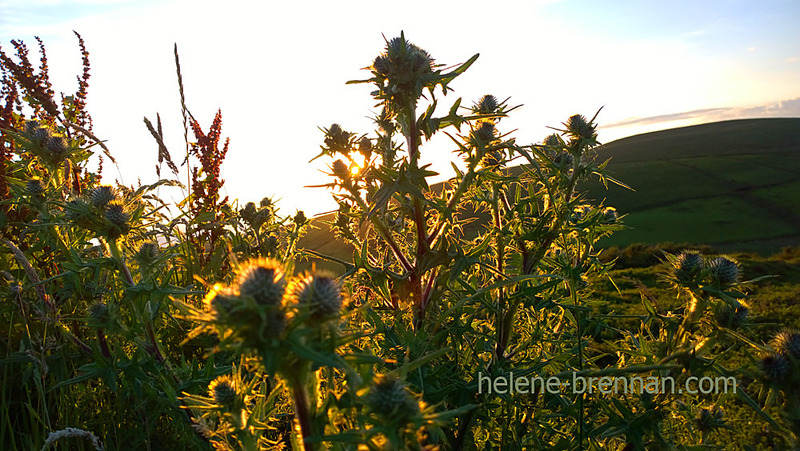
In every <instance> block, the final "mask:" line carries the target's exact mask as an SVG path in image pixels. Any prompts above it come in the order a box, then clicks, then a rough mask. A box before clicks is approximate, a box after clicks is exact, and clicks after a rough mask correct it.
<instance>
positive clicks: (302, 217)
mask: <svg viewBox="0 0 800 451" xmlns="http://www.w3.org/2000/svg"><path fill="white" fill-rule="evenodd" d="M292 221H294V223H295V224H298V225H302V224H305V223H306V222H307V221H308V218H306V214H305V213H304V212H303V210H297V213H296V214H295V215H294V218H293V219H292Z"/></svg>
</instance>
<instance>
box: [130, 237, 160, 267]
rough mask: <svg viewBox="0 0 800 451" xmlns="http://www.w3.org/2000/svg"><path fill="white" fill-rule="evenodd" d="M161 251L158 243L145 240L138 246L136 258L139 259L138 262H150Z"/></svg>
mask: <svg viewBox="0 0 800 451" xmlns="http://www.w3.org/2000/svg"><path fill="white" fill-rule="evenodd" d="M160 252H161V249H160V248H159V247H158V244H156V243H153V242H152V241H147V242H144V243H142V245H141V246H140V247H139V250H138V251H137V252H136V256H135V258H136V260H137V261H139V264H140V265H141V264H152V263H153V262H154V261H155V260H156V258H158V254H159V253H160Z"/></svg>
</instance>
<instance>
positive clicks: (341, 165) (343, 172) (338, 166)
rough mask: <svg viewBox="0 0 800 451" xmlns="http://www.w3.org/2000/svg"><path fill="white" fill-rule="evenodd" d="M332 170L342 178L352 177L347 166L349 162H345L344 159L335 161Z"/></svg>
mask: <svg viewBox="0 0 800 451" xmlns="http://www.w3.org/2000/svg"><path fill="white" fill-rule="evenodd" d="M331 171H333V175H335V176H336V177H338V178H339V179H341V180H349V179H350V170H349V169H348V168H347V164H345V162H344V161H342V160H336V161H334V162H333V165H332V166H331Z"/></svg>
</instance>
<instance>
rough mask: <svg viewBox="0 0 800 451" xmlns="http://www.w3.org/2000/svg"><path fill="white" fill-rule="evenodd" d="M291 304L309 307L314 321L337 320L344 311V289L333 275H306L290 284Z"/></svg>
mask: <svg viewBox="0 0 800 451" xmlns="http://www.w3.org/2000/svg"><path fill="white" fill-rule="evenodd" d="M286 291H287V298H288V299H289V301H290V302H294V303H296V304H299V305H306V306H308V307H309V311H310V315H311V317H312V318H314V319H328V318H337V317H339V313H340V311H341V309H342V289H341V287H340V286H339V283H338V282H336V279H335V278H334V276H333V274H330V273H327V272H324V271H319V272H316V273H314V274H310V273H306V274H303V275H301V276H299V277H297V278H295V279H293V280H292V282H291V283H290V284H289V287H288V289H287V290H286Z"/></svg>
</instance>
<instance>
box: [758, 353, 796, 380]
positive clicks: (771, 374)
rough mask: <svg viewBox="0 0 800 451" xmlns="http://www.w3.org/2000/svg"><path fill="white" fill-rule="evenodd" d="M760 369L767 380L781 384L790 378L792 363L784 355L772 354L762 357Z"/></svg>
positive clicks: (759, 363)
mask: <svg viewBox="0 0 800 451" xmlns="http://www.w3.org/2000/svg"><path fill="white" fill-rule="evenodd" d="M758 367H759V369H761V372H762V373H764V376H766V378H767V380H769V381H770V382H773V383H778V384H780V383H781V382H783V381H784V380H785V379H786V378H787V377H788V376H789V367H790V362H789V359H787V358H786V357H785V356H784V355H783V354H777V353H770V354H767V355H765V356H763V357H761V360H760V361H759V362H758Z"/></svg>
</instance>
